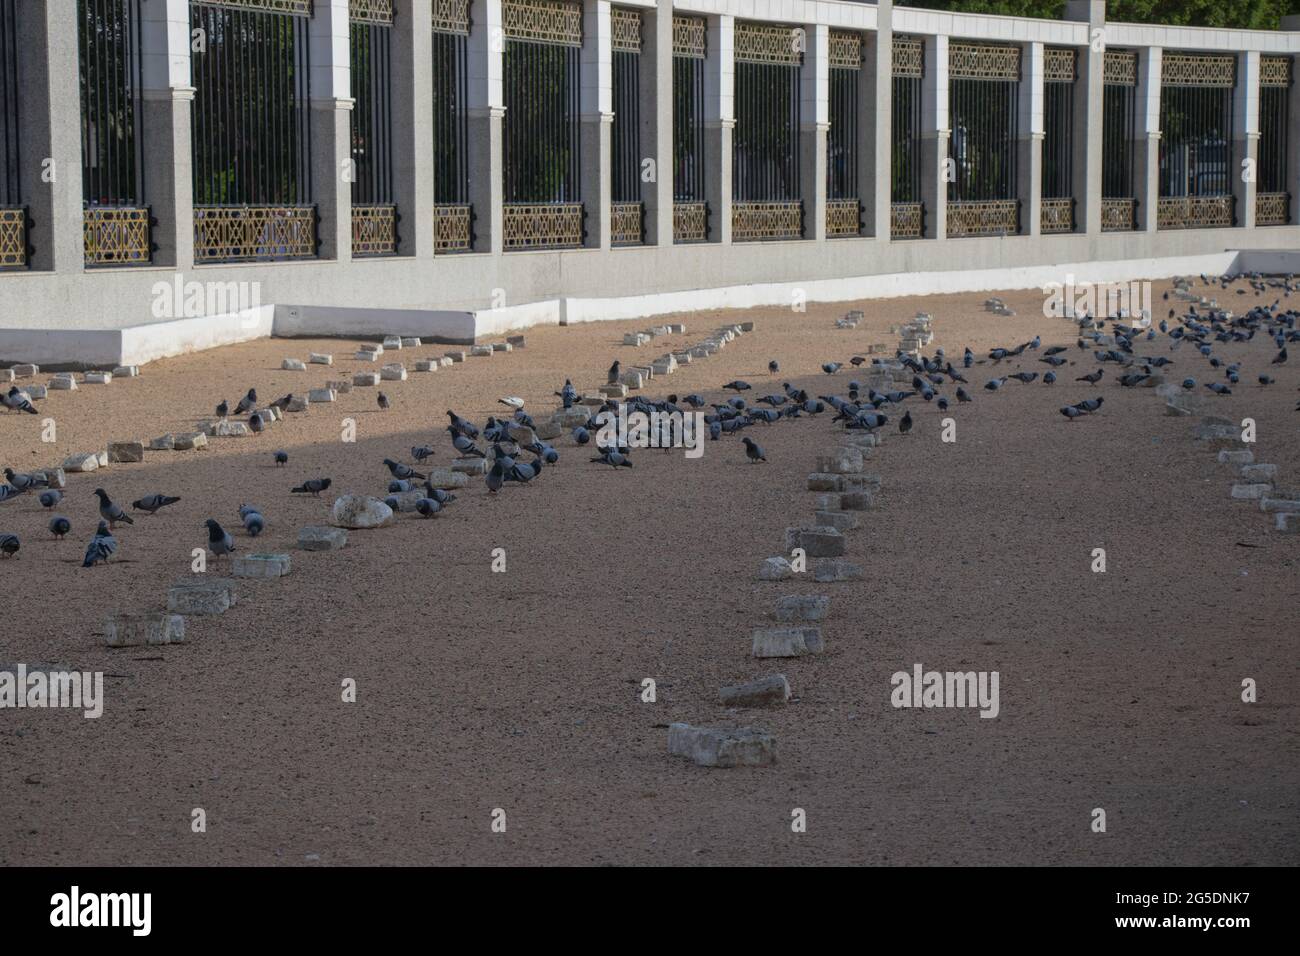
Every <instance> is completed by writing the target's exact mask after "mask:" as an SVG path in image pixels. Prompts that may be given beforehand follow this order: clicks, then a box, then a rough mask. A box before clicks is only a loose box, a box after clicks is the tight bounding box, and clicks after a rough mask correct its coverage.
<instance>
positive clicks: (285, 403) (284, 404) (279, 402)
mask: <svg viewBox="0 0 1300 956" xmlns="http://www.w3.org/2000/svg"><path fill="white" fill-rule="evenodd" d="M292 402H293V392H290V393H289V394H288V395H285V396H283V397H281V398H277V399H276V400H275V401H273V402H272V403H271V404H270V407H271V408H278V409H279V410H280V411H282V412H283V411H285V410H287V409H288V407H289V405H290V404H291V403H292Z"/></svg>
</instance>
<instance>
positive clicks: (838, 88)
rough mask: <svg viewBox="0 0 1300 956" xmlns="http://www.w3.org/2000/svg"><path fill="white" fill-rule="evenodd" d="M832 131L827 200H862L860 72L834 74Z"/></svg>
mask: <svg viewBox="0 0 1300 956" xmlns="http://www.w3.org/2000/svg"><path fill="white" fill-rule="evenodd" d="M829 106H830V121H831V125H830V129H828V130H827V131H826V198H827V199H855V200H856V199H857V197H858V70H856V69H847V68H838V67H832V68H831V70H830V104H829Z"/></svg>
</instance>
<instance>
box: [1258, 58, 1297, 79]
mask: <svg viewBox="0 0 1300 956" xmlns="http://www.w3.org/2000/svg"><path fill="white" fill-rule="evenodd" d="M1259 85H1260V86H1290V85H1291V58H1290V57H1289V56H1261V57H1260V58H1259Z"/></svg>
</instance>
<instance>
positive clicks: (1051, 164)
mask: <svg viewBox="0 0 1300 956" xmlns="http://www.w3.org/2000/svg"><path fill="white" fill-rule="evenodd" d="M1066 52H1068V53H1073V52H1074V51H1073V50H1067V51H1066ZM1068 75H1069V76H1070V79H1069V80H1059V79H1058V80H1052V81H1049V82H1047V83H1044V84H1043V185H1042V195H1043V198H1045V199H1066V198H1068V197H1069V196H1070V195H1071V191H1072V187H1073V182H1074V81H1073V77H1074V63H1073V60H1071V63H1070V72H1069V74H1068ZM1067 231H1068V230H1067Z"/></svg>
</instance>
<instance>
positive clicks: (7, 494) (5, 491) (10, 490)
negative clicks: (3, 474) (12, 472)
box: [0, 485, 22, 501]
mask: <svg viewBox="0 0 1300 956" xmlns="http://www.w3.org/2000/svg"><path fill="white" fill-rule="evenodd" d="M21 494H22V492H21V491H19V490H18V489H17V488H15V487H14V486H13V485H0V501H8V500H9V499H10V498H17V497H18V496H19V495H21Z"/></svg>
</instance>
